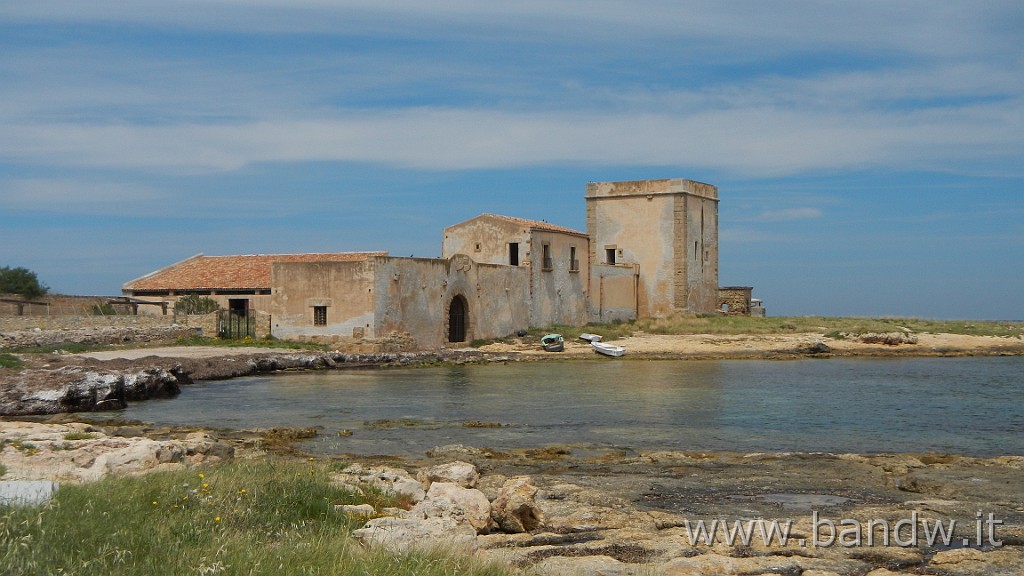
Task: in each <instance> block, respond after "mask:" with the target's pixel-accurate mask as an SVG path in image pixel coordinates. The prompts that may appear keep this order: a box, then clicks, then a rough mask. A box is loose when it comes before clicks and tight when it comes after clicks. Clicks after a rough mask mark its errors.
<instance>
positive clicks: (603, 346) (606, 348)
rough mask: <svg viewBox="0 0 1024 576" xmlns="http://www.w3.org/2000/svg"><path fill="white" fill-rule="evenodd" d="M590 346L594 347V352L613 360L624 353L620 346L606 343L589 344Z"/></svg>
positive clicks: (624, 350)
mask: <svg viewBox="0 0 1024 576" xmlns="http://www.w3.org/2000/svg"><path fill="white" fill-rule="evenodd" d="M590 345H591V346H593V347H594V352H597V353H598V354H604V355H605V356H611V357H613V358H618V357H619V356H622V355H623V354H625V353H626V349H625V348H623V347H622V346H616V345H614V344H608V343H606V342H591V343H590Z"/></svg>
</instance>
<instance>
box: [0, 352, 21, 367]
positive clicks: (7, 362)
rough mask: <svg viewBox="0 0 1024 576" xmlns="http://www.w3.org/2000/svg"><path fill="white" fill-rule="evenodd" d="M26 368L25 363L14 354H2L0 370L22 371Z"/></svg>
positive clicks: (0, 356) (0, 355)
mask: <svg viewBox="0 0 1024 576" xmlns="http://www.w3.org/2000/svg"><path fill="white" fill-rule="evenodd" d="M24 366H25V362H24V361H23V360H22V359H21V358H18V357H17V356H15V355H14V354H0V368H10V369H12V370H20V369H22V368H23V367H24Z"/></svg>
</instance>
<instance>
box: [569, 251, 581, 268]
mask: <svg viewBox="0 0 1024 576" xmlns="http://www.w3.org/2000/svg"><path fill="white" fill-rule="evenodd" d="M579 271H580V261H579V260H577V259H576V247H575V246H570V247H569V272H579Z"/></svg>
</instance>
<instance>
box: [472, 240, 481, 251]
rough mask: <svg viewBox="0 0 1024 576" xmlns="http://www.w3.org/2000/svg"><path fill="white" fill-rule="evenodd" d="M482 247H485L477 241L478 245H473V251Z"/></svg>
mask: <svg viewBox="0 0 1024 576" xmlns="http://www.w3.org/2000/svg"><path fill="white" fill-rule="evenodd" d="M481 248H483V247H482V246H481V245H480V243H479V242H477V243H476V246H474V247H473V251H474V252H479V251H480V250H481Z"/></svg>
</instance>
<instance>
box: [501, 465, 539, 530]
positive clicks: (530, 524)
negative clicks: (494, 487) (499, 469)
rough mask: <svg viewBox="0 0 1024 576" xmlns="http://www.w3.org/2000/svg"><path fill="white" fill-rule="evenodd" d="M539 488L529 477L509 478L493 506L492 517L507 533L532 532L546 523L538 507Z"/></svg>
mask: <svg viewBox="0 0 1024 576" xmlns="http://www.w3.org/2000/svg"><path fill="white" fill-rule="evenodd" d="M536 496H537V487H536V486H534V485H533V481H532V480H531V479H530V477H529V476H516V477H514V478H509V479H508V480H506V481H505V484H504V485H503V486H502V487H501V492H500V493H499V494H498V497H497V498H496V499H495V500H494V502H493V503H492V504H491V516H492V517H493V518H494V521H495V522H496V523H497V524H498V527H500V528H501V529H502V530H504V531H506V532H530V531H532V530H536V529H537V528H539V527H540V526H541V524H543V523H544V515H543V513H542V512H541V510H540V508H539V507H538V506H537V503H536V500H535V498H536Z"/></svg>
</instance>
